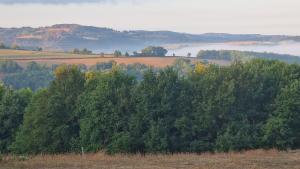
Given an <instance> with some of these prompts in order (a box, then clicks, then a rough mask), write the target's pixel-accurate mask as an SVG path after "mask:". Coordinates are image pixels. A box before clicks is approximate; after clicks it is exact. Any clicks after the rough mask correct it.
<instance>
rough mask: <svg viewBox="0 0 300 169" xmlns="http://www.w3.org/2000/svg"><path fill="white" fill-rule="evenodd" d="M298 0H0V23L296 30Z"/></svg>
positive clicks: (202, 30) (299, 18)
mask: <svg viewBox="0 0 300 169" xmlns="http://www.w3.org/2000/svg"><path fill="white" fill-rule="evenodd" d="M299 9H300V0H85V1H84V0H0V21H1V22H0V27H23V26H31V27H39V26H50V25H53V24H62V23H69V24H81V25H89V26H99V27H109V28H113V29H117V30H170V31H177V32H187V33H195V34H200V33H211V32H215V33H235V34H239V33H243V34H252V33H257V34H281V35H300V10H299Z"/></svg>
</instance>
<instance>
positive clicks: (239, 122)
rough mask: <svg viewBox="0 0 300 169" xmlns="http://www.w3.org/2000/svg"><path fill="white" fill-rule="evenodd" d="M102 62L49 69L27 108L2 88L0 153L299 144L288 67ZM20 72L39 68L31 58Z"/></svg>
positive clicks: (293, 71) (296, 77) (297, 83)
mask: <svg viewBox="0 0 300 169" xmlns="http://www.w3.org/2000/svg"><path fill="white" fill-rule="evenodd" d="M106 64H107V63H105V64H103V63H102V64H99V65H98V68H97V66H95V67H94V71H93V70H90V71H89V72H86V73H84V72H82V69H80V68H79V67H75V66H68V65H62V66H60V67H58V68H57V69H56V70H55V72H54V74H55V80H54V81H53V82H52V83H50V86H49V87H48V88H46V89H43V90H39V91H37V92H36V93H34V96H33V98H32V99H31V101H30V103H29V101H28V98H30V96H29V94H28V95H25V96H28V97H24V98H27V99H25V100H26V103H29V105H28V106H27V104H23V102H22V106H20V103H21V102H20V100H22V99H20V97H19V95H18V94H15V93H19V90H17V91H15V90H12V89H9V88H6V87H4V86H3V87H2V88H1V90H0V94H1V95H2V97H0V98H1V100H0V117H5V118H0V120H2V121H3V122H2V121H1V123H0V124H1V125H2V124H9V125H5V126H4V125H2V126H0V127H1V128H0V132H2V133H4V132H6V133H8V134H1V136H2V137H3V136H4V137H3V139H1V141H2V140H4V141H2V142H1V146H2V147H1V148H2V151H11V152H15V153H33V154H35V153H61V152H78V151H79V150H80V147H83V148H84V150H86V151H88V152H95V151H106V152H107V153H111V154H114V153H177V152H196V153H202V152H215V151H220V152H228V151H243V150H249V149H257V148H277V149H295V148H300V135H299V133H300V131H299V127H298V126H299V123H300V115H299V112H300V102H299V100H300V93H299V91H300V66H299V65H297V64H287V63H283V62H279V61H270V60H260V59H254V60H251V61H248V62H240V61H235V62H234V63H233V64H232V65H230V66H227V67H221V66H217V65H204V64H202V63H191V62H190V61H188V60H185V59H178V60H176V63H175V64H174V65H173V66H172V67H167V68H165V69H161V70H156V69H153V68H149V67H147V66H145V65H141V64H133V65H127V66H125V65H118V66H116V65H114V64H113V63H111V64H108V66H107V65H106ZM27 69H28V70H39V69H41V67H38V66H36V65H35V64H32V65H30V66H29V67H28V68H27ZM137 72H138V73H137ZM141 74H143V75H141ZM15 95H16V96H15ZM22 96H23V95H22ZM21 98H23V97H21ZM24 103H25V101H24ZM14 107H18V108H16V109H15V108H14ZM25 107H26V108H25ZM25 109H26V111H25ZM24 111H25V114H24ZM21 114H24V119H23V118H22V117H23V116H21ZM1 115H2V116H1ZM7 116H8V117H9V118H6V117H7ZM7 119H8V121H6V120H7ZM9 119H18V122H17V123H11V122H10V120H9ZM21 124H22V125H21ZM20 125H21V126H20ZM19 126H20V127H19ZM17 128H19V131H18V132H17V134H16V131H17ZM7 131H9V132H7ZM12 142H13V143H12Z"/></svg>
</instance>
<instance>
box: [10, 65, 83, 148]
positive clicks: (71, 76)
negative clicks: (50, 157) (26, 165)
mask: <svg viewBox="0 0 300 169" xmlns="http://www.w3.org/2000/svg"><path fill="white" fill-rule="evenodd" d="M55 75H56V79H55V80H54V81H53V82H52V83H51V84H50V87H49V89H47V90H42V91H39V92H38V93H37V94H36V95H35V96H34V98H33V99H32V102H31V103H30V105H29V107H28V109H27V111H26V113H25V117H24V118H25V119H24V123H23V125H22V127H21V130H20V132H19V133H18V135H17V139H16V142H15V143H14V145H13V146H12V149H13V150H14V152H17V153H58V152H70V151H72V150H73V151H76V150H77V148H78V147H79V142H78V141H77V140H78V136H79V124H78V117H77V116H76V115H75V107H76V102H77V98H78V96H79V95H80V94H81V92H82V91H83V88H84V82H85V80H84V74H83V73H81V72H80V70H79V69H78V68H77V67H76V66H69V67H68V66H61V67H58V68H57V69H56V71H55Z"/></svg>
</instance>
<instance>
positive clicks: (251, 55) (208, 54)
mask: <svg viewBox="0 0 300 169" xmlns="http://www.w3.org/2000/svg"><path fill="white" fill-rule="evenodd" d="M197 57H198V58H201V59H212V60H228V61H234V60H246V61H247V60H250V59H255V58H259V59H271V60H280V61H284V62H287V63H300V58H299V57H298V56H292V55H285V54H275V53H267V52H264V53H260V52H247V51H235V50H202V51H199V53H198V54H197Z"/></svg>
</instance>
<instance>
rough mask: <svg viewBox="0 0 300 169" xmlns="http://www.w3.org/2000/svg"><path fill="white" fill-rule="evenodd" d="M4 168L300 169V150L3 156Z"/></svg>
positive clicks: (0, 164)
mask: <svg viewBox="0 0 300 169" xmlns="http://www.w3.org/2000/svg"><path fill="white" fill-rule="evenodd" d="M0 168H1V169H184V168H186V169H299V168H300V151H289V152H278V151H276V150H270V151H264V150H255V151H248V152H243V153H228V154H226V153H221V154H202V155H197V154H175V155H146V156H141V155H115V156H109V155H105V154H103V153H97V154H87V155H83V156H81V155H38V156H35V157H25V156H23V157H12V156H7V157H3V158H2V161H0Z"/></svg>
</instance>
